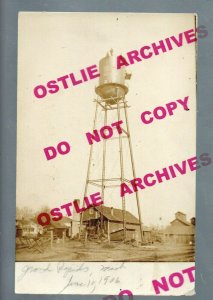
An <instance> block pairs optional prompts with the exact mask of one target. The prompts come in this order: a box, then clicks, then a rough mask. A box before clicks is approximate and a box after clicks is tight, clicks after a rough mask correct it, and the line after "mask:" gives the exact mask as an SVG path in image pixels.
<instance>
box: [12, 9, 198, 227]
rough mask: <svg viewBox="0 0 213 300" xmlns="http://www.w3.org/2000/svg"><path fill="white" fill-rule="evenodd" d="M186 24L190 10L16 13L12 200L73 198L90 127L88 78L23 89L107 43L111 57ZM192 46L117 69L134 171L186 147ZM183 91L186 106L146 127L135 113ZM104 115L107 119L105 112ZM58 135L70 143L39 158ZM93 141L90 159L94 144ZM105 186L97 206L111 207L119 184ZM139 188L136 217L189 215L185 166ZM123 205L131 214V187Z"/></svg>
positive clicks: (32, 203) (191, 142)
mask: <svg viewBox="0 0 213 300" xmlns="http://www.w3.org/2000/svg"><path fill="white" fill-rule="evenodd" d="M193 27H194V15H192V14H140V13H135V14H133V13H132V14H128V13H20V14H19V35H18V100H17V101H18V134H17V135H18V147H17V155H18V160H17V205H18V206H20V207H21V206H29V207H32V208H34V209H35V210H38V209H39V208H40V207H41V206H44V205H48V206H49V207H50V208H53V207H59V206H61V205H63V204H64V203H67V202H70V201H73V200H74V199H78V198H79V199H82V198H83V193H84V186H85V180H86V172H87V165H88V155H89V150H90V146H89V144H88V142H87V139H86V136H85V133H86V132H88V131H92V124H93V118H94V112H95V103H94V102H93V100H94V97H95V90H94V89H95V86H97V85H98V79H94V80H91V81H88V82H86V83H83V84H81V85H79V86H75V87H71V88H69V89H66V90H60V92H58V93H56V94H53V95H50V94H48V95H47V96H46V97H45V98H43V99H40V100H39V99H37V98H35V96H34V95H33V88H34V87H35V86H36V85H38V84H45V83H46V82H48V81H50V80H53V79H56V78H58V77H60V76H63V75H66V74H69V73H72V72H74V73H76V72H78V71H79V70H80V69H82V68H85V67H88V66H90V65H93V64H97V65H98V62H99V60H100V59H101V58H102V57H104V56H105V55H106V53H107V51H109V50H110V49H111V48H113V50H114V53H115V55H119V54H121V53H122V54H125V53H127V52H128V51H131V50H134V49H137V50H139V49H140V48H141V47H142V46H144V45H150V44H151V43H153V42H156V43H157V42H158V41H159V40H161V39H164V38H166V37H169V36H172V35H177V34H178V33H180V32H183V31H185V30H188V29H191V28H193ZM195 47H196V45H195V43H192V44H188V45H187V44H186V43H185V45H184V46H183V47H180V48H175V49H174V50H172V51H169V52H167V53H164V54H161V55H159V56H153V57H152V58H151V59H148V60H144V61H142V62H140V63H135V64H134V65H132V66H131V67H128V69H127V71H128V72H131V73H132V78H131V80H130V81H128V82H127V83H128V85H129V93H128V94H127V96H126V100H127V101H128V104H129V106H130V108H129V109H128V116H129V126H130V133H131V138H132V145H133V153H134V160H135V166H136V174H137V177H142V176H143V175H145V174H146V173H148V172H153V171H155V170H160V169H162V168H163V167H166V166H169V165H172V164H175V163H181V162H182V161H183V160H185V159H188V158H190V157H193V156H194V155H195V154H196V143H195V140H196V132H195V129H196V125H195V124H196V84H195V83H196V72H195V68H196V67H195V51H196V48H195ZM185 96H189V107H190V110H189V111H184V110H183V109H182V108H181V107H180V106H179V108H178V109H177V110H175V112H174V115H173V116H171V117H169V116H168V117H167V118H165V119H163V120H160V121H158V120H155V121H154V122H153V123H152V124H150V125H144V124H143V123H142V122H141V120H140V115H141V113H142V112H143V111H145V110H151V111H152V110H153V109H154V108H155V107H157V106H159V105H162V106H163V105H165V104H166V103H168V102H171V101H174V100H177V99H183V98H184V97H185ZM110 120H111V121H112V122H113V116H112V118H111V119H110ZM115 121H116V120H115ZM98 128H101V125H100V123H99V126H98ZM61 141H68V142H69V143H70V144H71V152H70V153H69V154H68V155H63V156H61V155H58V156H57V157H56V158H55V159H53V160H49V161H47V160H46V158H45V155H44V152H43V149H44V148H46V147H48V146H56V145H57V144H58V143H60V142H61ZM111 145H112V144H111ZM95 146H96V147H95ZM95 146H94V149H95V151H97V152H96V153H97V155H96V157H97V159H98V157H99V159H100V155H101V154H100V151H99V149H100V147H101V143H99V145H98V144H97V145H95ZM98 147H99V149H98ZM108 150H109V151H108V152H109V153H112V155H111V157H110V154H109V156H108V161H107V162H106V163H107V172H109V174H111V176H112V177H115V176H113V175H112V174H113V170H114V168H116V166H117V165H118V156H116V150H117V148H116V147H115V148H112V149H110V148H109V149H108ZM126 159H128V156H126ZM96 164H97V162H96ZM96 169H97V168H96ZM100 170H101V169H100V168H98V171H100ZM110 170H111V171H110ZM110 172H111V173H110ZM94 175H95V173H94ZM132 178H133V177H130V178H128V179H132ZM93 191H94V192H97V191H99V190H93ZM115 193H117V194H115V195H109V196H108V197H109V198H108V199H106V201H105V205H107V206H110V205H113V206H114V207H118V208H121V198H120V197H119V196H118V195H119V190H118V191H117V192H116V191H115ZM139 195H140V203H141V211H142V220H143V223H144V224H145V225H150V224H159V225H167V224H168V223H169V222H170V221H172V220H173V219H174V214H175V212H177V211H182V212H184V213H186V214H187V218H188V219H189V218H191V217H193V216H195V172H187V174H186V175H184V176H181V175H180V176H178V177H177V178H175V179H172V180H169V181H166V182H164V183H161V184H157V185H155V186H154V187H151V188H147V189H146V190H143V191H140V192H139ZM126 203H127V204H126V205H127V209H128V210H129V211H131V212H133V213H136V212H137V209H136V201H135V195H134V194H132V195H131V196H128V197H127V199H126ZM160 219H161V221H160Z"/></svg>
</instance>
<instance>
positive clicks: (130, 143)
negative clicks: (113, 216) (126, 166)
mask: <svg viewBox="0 0 213 300" xmlns="http://www.w3.org/2000/svg"><path fill="white" fill-rule="evenodd" d="M124 112H125V120H126V128H127V133H128V142H129V150H130V157H131V164H132V173H133V177H134V178H135V177H136V173H135V163H134V158H133V151H132V142H131V138H130V131H129V121H128V115H127V110H126V103H125V102H124ZM135 194H136V201H137V207H138V217H139V222H140V232H141V242H142V241H143V227H142V218H141V209H140V200H139V195H138V191H136V192H135Z"/></svg>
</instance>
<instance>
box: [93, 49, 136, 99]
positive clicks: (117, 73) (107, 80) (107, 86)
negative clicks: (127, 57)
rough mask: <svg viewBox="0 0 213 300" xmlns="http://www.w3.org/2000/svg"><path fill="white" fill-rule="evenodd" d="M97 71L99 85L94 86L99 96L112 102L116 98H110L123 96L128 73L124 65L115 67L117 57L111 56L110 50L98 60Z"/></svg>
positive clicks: (125, 91)
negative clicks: (118, 67)
mask: <svg viewBox="0 0 213 300" xmlns="http://www.w3.org/2000/svg"><path fill="white" fill-rule="evenodd" d="M99 73H100V77H99V86H98V87H96V89H95V92H96V94H98V95H99V96H100V97H101V98H103V99H106V101H107V102H110V103H111V104H114V103H116V101H117V100H115V99H114V100H113V99H112V98H117V97H123V96H124V95H125V94H127V93H128V87H127V86H126V85H125V80H126V79H130V74H127V73H126V70H125V67H121V68H120V69H117V57H115V56H113V51H112V50H110V51H109V52H108V53H107V55H106V56H105V57H104V58H102V59H101V60H100V62H99ZM110 98H111V99H110Z"/></svg>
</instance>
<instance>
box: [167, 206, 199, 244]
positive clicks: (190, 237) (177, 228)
mask: <svg viewBox="0 0 213 300" xmlns="http://www.w3.org/2000/svg"><path fill="white" fill-rule="evenodd" d="M164 241H165V242H170V243H175V244H194V242H195V218H192V219H191V222H188V221H187V219H186V214H184V213H182V212H180V211H179V212H177V213H176V214H175V219H174V220H173V221H171V222H170V225H169V226H168V227H167V228H166V229H165V230H164Z"/></svg>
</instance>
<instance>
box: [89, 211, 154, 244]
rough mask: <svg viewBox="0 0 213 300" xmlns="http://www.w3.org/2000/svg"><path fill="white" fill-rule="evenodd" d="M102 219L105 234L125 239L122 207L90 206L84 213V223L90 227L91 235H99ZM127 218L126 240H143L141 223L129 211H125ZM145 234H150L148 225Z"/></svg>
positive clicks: (115, 239)
mask: <svg viewBox="0 0 213 300" xmlns="http://www.w3.org/2000/svg"><path fill="white" fill-rule="evenodd" d="M101 219H103V230H102V231H103V234H104V235H105V236H106V237H107V238H108V239H109V240H113V241H121V240H123V239H124V228H123V211H122V209H118V208H114V207H107V206H104V205H102V206H96V207H90V208H89V209H87V210H86V211H85V212H84V214H83V224H84V225H85V226H86V227H87V228H88V232H89V234H90V232H91V235H93V236H95V235H99V234H100V231H101V226H100V225H101ZM125 219H126V240H141V233H140V223H139V219H138V218H136V217H135V216H134V215H133V214H132V213H130V212H129V211H126V212H125ZM143 235H144V236H146V235H147V236H150V230H149V229H148V228H147V227H146V231H144V232H143Z"/></svg>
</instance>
